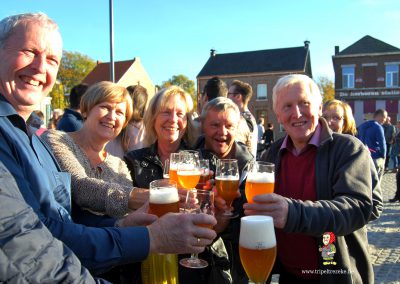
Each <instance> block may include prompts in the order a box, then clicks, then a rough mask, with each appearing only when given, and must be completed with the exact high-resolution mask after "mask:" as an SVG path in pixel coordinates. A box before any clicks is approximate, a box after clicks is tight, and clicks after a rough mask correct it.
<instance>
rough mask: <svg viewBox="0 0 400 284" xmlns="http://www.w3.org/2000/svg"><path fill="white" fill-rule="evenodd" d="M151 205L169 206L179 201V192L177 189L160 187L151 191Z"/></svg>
mask: <svg viewBox="0 0 400 284" xmlns="http://www.w3.org/2000/svg"><path fill="white" fill-rule="evenodd" d="M149 201H150V203H153V204H168V203H174V202H178V201H179V195H178V190H177V189H176V188H175V187H158V188H156V189H151V190H150V199H149Z"/></svg>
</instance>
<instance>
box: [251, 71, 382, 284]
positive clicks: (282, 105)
mask: <svg viewBox="0 0 400 284" xmlns="http://www.w3.org/2000/svg"><path fill="white" fill-rule="evenodd" d="M272 100H273V101H272V104H273V110H274V112H275V114H276V117H277V120H278V122H279V123H281V124H282V125H283V127H284V129H285V130H286V133H287V135H286V136H285V137H283V138H281V139H279V140H278V141H276V142H275V143H273V144H272V145H271V147H270V148H269V151H268V152H266V153H265V155H263V157H262V160H264V161H267V162H272V163H274V164H275V190H274V193H271V194H260V195H256V196H255V197H254V201H255V202H254V203H247V204H245V205H244V206H243V207H244V210H245V211H244V213H245V214H246V215H268V216H272V217H273V220H274V225H275V228H276V231H275V232H276V237H277V259H276V265H275V273H279V274H280V278H279V283H373V282H374V272H373V268H372V264H371V260H370V256H369V251H368V239H367V230H366V227H365V225H366V224H367V222H368V221H369V220H370V219H371V218H372V209H373V201H372V194H371V189H374V190H376V191H379V192H380V184H379V182H376V184H373V180H372V179H371V176H372V175H375V176H376V171H375V170H373V169H372V170H371V166H372V163H371V162H370V154H369V152H368V150H367V149H366V147H365V146H364V145H363V144H362V143H361V142H360V141H359V140H358V139H357V138H355V137H353V136H350V135H342V134H338V133H334V132H332V131H331V130H330V128H329V127H328V124H327V123H326V121H325V120H324V119H322V118H320V116H321V114H322V96H321V94H320V91H319V89H318V86H317V84H316V83H315V82H314V81H313V80H312V79H311V78H309V77H308V76H306V75H299V74H293V75H287V76H284V77H282V78H280V79H279V80H278V82H277V83H276V85H275V87H274V88H273V95H272ZM368 172H370V173H371V174H365V173H368ZM374 180H375V181H378V178H377V177H376V178H375V179H374ZM381 205H382V204H381ZM325 232H332V233H333V234H334V235H335V236H336V241H335V246H336V253H335V254H334V255H333V256H332V257H333V260H332V262H327V263H324V260H323V259H322V255H321V253H320V251H319V248H320V247H321V246H323V243H322V241H323V237H322V236H323V234H324V233H325ZM304 269H308V270H309V271H318V270H327V269H330V270H339V271H345V272H343V273H342V274H329V273H322V274H318V273H315V274H312V273H310V274H305V273H304V272H303V273H302V271H304Z"/></svg>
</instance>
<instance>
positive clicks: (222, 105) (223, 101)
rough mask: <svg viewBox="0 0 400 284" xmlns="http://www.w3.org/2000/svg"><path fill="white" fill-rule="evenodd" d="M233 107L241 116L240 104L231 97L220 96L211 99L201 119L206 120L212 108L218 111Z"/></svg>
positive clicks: (204, 108)
mask: <svg viewBox="0 0 400 284" xmlns="http://www.w3.org/2000/svg"><path fill="white" fill-rule="evenodd" d="M228 109H233V110H234V111H235V113H236V114H237V115H238V116H239V117H240V110H239V108H238V106H237V105H236V104H235V103H234V102H233V101H232V100H231V99H229V98H224V97H218V98H215V99H213V100H211V101H209V102H208V103H207V104H206V105H205V106H204V107H203V110H202V112H201V115H200V120H201V121H204V120H205V119H206V117H207V115H208V112H209V111H210V110H215V111H218V112H221V111H226V110H228Z"/></svg>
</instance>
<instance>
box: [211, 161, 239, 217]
mask: <svg viewBox="0 0 400 284" xmlns="http://www.w3.org/2000/svg"><path fill="white" fill-rule="evenodd" d="M215 186H216V188H217V192H218V195H219V196H221V197H222V198H223V199H224V200H225V202H226V205H227V206H228V209H227V210H226V211H225V212H224V213H223V216H224V217H227V218H234V217H237V215H235V214H233V207H232V203H233V200H234V199H235V198H236V196H237V192H238V190H239V167H238V163H237V160H235V159H221V160H218V161H217V168H216V173H215Z"/></svg>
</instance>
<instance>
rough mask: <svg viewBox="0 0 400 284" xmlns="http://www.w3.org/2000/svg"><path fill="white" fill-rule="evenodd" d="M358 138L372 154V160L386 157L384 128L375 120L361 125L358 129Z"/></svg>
mask: <svg viewBox="0 0 400 284" xmlns="http://www.w3.org/2000/svg"><path fill="white" fill-rule="evenodd" d="M357 130H358V131H357V132H358V134H357V137H358V139H360V140H361V141H362V142H363V143H364V144H365V145H367V147H368V149H369V151H370V152H371V157H372V159H378V158H385V157H386V141H385V134H384V132H383V127H382V126H381V125H380V124H379V123H378V122H376V121H375V120H368V121H366V122H364V123H363V124H361V125H360V126H359V127H358V129H357Z"/></svg>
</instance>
